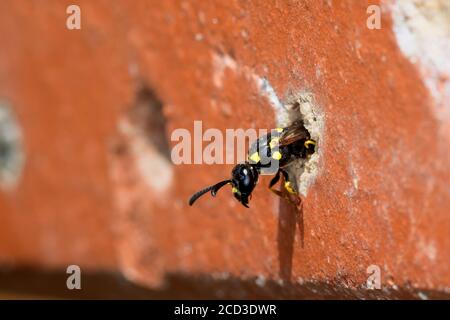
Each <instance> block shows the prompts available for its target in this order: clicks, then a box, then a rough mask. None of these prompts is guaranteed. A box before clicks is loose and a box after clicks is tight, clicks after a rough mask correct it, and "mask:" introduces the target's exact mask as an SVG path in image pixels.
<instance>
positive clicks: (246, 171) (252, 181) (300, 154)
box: [189, 120, 316, 208]
mask: <svg viewBox="0 0 450 320" xmlns="http://www.w3.org/2000/svg"><path fill="white" fill-rule="evenodd" d="M315 148H316V141H314V140H312V139H311V137H310V134H309V132H308V131H307V130H306V128H305V127H304V124H303V121H301V120H298V121H296V122H294V123H292V124H291V125H290V126H288V127H286V128H277V129H275V130H272V131H271V132H269V133H268V134H266V135H263V136H261V137H260V138H258V139H257V140H256V141H255V142H254V143H253V144H252V145H251V146H250V149H249V152H248V158H247V161H245V163H240V164H237V165H236V166H235V167H234V168H233V170H232V171H231V179H228V180H224V181H220V182H218V183H216V184H214V185H212V186H209V187H207V188H204V189H202V190H200V191H198V192H196V193H195V194H194V195H193V196H192V197H191V198H190V199H189V205H190V206H192V205H193V204H194V202H195V201H196V200H197V199H198V198H200V197H201V196H202V195H204V194H205V193H207V192H211V195H212V196H213V197H215V196H216V194H217V192H218V191H219V190H220V189H221V188H222V187H223V186H225V185H231V191H232V193H233V195H234V197H235V198H236V199H237V200H238V201H239V202H240V203H241V204H242V205H243V206H245V207H247V208H248V202H249V199H251V194H252V192H253V189H254V188H255V186H256V184H257V183H258V178H259V175H260V174H261V173H265V174H275V176H274V177H273V178H272V180H271V181H270V184H269V189H270V190H271V191H272V192H274V193H275V194H276V195H278V196H280V197H284V195H283V193H282V192H280V191H279V190H275V189H273V186H274V185H275V184H276V183H277V182H278V181H279V180H280V177H281V176H283V178H284V188H285V190H286V191H287V192H288V194H291V195H296V196H298V192H297V190H295V187H294V183H293V182H292V181H291V178H290V177H289V174H288V173H287V171H286V170H285V169H286V168H287V167H288V166H289V165H290V164H292V162H293V161H294V160H296V159H299V158H302V159H307V158H308V157H309V156H311V155H312V154H313V153H314V152H315ZM274 163H276V165H275V166H274V165H273V164H274Z"/></svg>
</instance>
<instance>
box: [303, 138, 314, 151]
mask: <svg viewBox="0 0 450 320" xmlns="http://www.w3.org/2000/svg"><path fill="white" fill-rule="evenodd" d="M303 145H304V146H305V148H306V149H307V150H308V151H309V152H311V153H314V149H315V148H316V142H315V141H314V140H311V139H309V140H306V141H305V143H304V144H303Z"/></svg>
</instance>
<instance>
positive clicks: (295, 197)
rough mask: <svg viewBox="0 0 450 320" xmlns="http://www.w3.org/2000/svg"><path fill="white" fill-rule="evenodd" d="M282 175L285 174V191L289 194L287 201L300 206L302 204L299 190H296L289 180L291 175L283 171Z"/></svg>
mask: <svg viewBox="0 0 450 320" xmlns="http://www.w3.org/2000/svg"><path fill="white" fill-rule="evenodd" d="M280 171H281V173H282V174H283V178H284V189H285V190H286V191H287V192H288V196H287V197H286V198H287V200H288V201H289V202H290V203H292V204H293V205H295V206H299V205H300V204H301V198H300V196H299V194H298V192H297V190H295V187H294V184H293V183H292V181H291V180H290V179H289V175H288V173H287V172H286V171H284V170H281V169H280Z"/></svg>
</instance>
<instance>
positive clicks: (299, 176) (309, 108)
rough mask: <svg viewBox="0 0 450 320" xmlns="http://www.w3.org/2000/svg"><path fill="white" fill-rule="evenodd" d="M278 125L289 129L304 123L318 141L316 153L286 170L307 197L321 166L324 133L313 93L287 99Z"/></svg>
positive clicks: (297, 161) (321, 118)
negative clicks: (291, 125) (296, 123)
mask: <svg viewBox="0 0 450 320" xmlns="http://www.w3.org/2000/svg"><path fill="white" fill-rule="evenodd" d="M279 113H280V114H278V115H277V116H278V125H279V126H281V127H287V126H289V125H290V124H292V123H294V122H296V121H302V123H303V125H304V127H305V129H306V130H307V131H308V132H309V134H310V136H311V139H313V140H314V141H316V147H315V152H314V153H313V154H312V155H311V156H309V157H308V158H306V159H297V160H295V161H294V162H293V163H292V165H290V166H289V167H288V168H287V169H286V170H287V171H288V172H289V174H290V175H291V176H294V177H296V183H297V190H299V192H300V193H301V194H302V195H303V196H306V195H307V193H308V188H309V186H310V185H311V184H312V183H313V182H314V180H315V178H316V176H317V172H318V165H319V155H320V152H319V150H320V143H321V141H320V140H321V137H322V131H323V127H324V126H323V116H322V114H321V113H320V110H319V109H318V108H317V106H316V105H315V104H314V100H313V96H312V94H311V93H308V92H303V93H299V94H296V95H293V96H290V97H289V98H288V99H286V101H285V103H284V108H283V109H281V110H280V111H279Z"/></svg>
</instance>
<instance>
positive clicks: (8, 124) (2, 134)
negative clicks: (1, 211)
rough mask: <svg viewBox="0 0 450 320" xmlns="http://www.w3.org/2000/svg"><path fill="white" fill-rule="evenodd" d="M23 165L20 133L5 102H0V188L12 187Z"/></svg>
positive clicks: (14, 118) (17, 179)
mask: <svg viewBox="0 0 450 320" xmlns="http://www.w3.org/2000/svg"><path fill="white" fill-rule="evenodd" d="M23 163H24V153H23V148H22V132H21V129H20V126H19V124H18V123H17V121H16V117H15V115H14V114H13V111H12V109H11V107H10V105H9V103H8V102H6V101H0V187H2V188H3V189H10V188H12V187H14V186H15V185H16V184H17V183H18V181H19V179H20V176H21V173H22V169H23Z"/></svg>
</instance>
